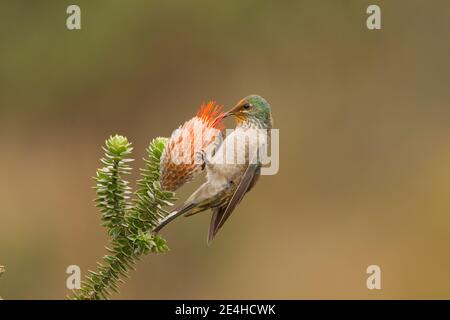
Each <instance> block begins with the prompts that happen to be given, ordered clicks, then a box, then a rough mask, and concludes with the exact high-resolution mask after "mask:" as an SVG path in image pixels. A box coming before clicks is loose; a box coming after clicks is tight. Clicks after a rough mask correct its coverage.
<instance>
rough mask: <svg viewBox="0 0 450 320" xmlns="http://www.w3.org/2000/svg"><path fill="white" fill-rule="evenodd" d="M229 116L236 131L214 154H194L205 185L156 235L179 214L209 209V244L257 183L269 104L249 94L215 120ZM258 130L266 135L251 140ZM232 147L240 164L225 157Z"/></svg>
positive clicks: (266, 138)
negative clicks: (203, 173) (210, 216)
mask: <svg viewBox="0 0 450 320" xmlns="http://www.w3.org/2000/svg"><path fill="white" fill-rule="evenodd" d="M229 116H234V118H235V120H236V128H235V130H233V132H232V133H231V134H229V135H227V137H226V138H225V140H223V142H222V143H221V145H220V146H219V147H218V148H217V150H216V152H214V154H207V153H206V152H205V151H203V150H202V151H200V152H198V155H196V156H197V157H198V159H199V161H200V162H201V163H202V165H203V166H204V167H206V182H205V183H203V184H202V185H201V186H200V187H199V188H198V189H197V190H196V191H194V193H193V194H192V195H191V196H190V197H189V198H188V199H187V200H186V201H185V202H184V203H183V204H182V205H181V206H180V207H179V208H178V209H175V210H174V211H172V212H171V213H170V214H169V215H167V216H166V217H165V218H164V219H162V220H161V221H160V222H159V224H158V226H156V227H155V228H154V230H153V232H155V233H158V232H159V231H160V230H161V229H162V228H163V227H164V226H166V225H167V224H168V223H169V222H171V221H173V220H174V219H175V218H177V217H179V216H181V215H184V216H186V217H187V216H191V215H194V214H197V213H199V212H202V211H205V210H208V209H211V210H212V218H211V222H210V227H209V232H208V238H207V243H208V245H209V244H211V242H212V240H213V239H214V237H215V236H216V234H217V232H218V231H219V230H220V229H221V228H222V226H223V224H224V223H225V221H226V220H227V219H228V218H229V217H230V215H231V213H232V212H233V211H234V209H235V208H236V206H237V205H238V204H239V203H240V201H241V200H242V199H243V197H244V196H245V194H246V193H247V192H248V191H250V190H251V189H252V188H253V187H254V185H255V184H256V182H257V181H258V178H259V176H260V172H261V165H262V164H261V159H258V155H259V152H260V149H261V148H266V146H267V143H268V141H269V139H270V136H269V134H268V132H269V130H270V129H272V126H273V119H272V112H271V108H270V105H269V103H268V102H267V101H266V100H265V99H264V98H263V97H261V96H259V95H250V96H247V97H245V98H243V99H242V100H240V101H239V102H238V103H237V104H236V105H235V106H234V107H233V108H231V110H229V111H228V112H225V113H223V114H221V115H220V116H219V117H218V118H217V121H222V120H223V118H226V117H229ZM261 131H262V132H265V134H263V135H261V134H259V135H258V139H252V137H253V136H252V134H254V133H255V132H259V133H261ZM249 137H250V138H249ZM235 142H237V143H235ZM235 144H236V145H237V146H238V147H236V148H235V150H233V151H235V153H236V155H237V156H238V158H240V159H241V160H242V161H235V160H236V159H235V157H234V155H233V161H228V159H229V157H228V155H227V156H224V155H225V154H226V152H227V150H229V147H230V145H232V146H234V145H235ZM231 149H233V148H231ZM225 158H226V159H225ZM230 162H231V163H230Z"/></svg>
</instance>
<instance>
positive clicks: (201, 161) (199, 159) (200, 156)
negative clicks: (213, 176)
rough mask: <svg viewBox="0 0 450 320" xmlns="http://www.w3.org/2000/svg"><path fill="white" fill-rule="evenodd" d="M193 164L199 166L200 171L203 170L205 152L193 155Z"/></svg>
mask: <svg viewBox="0 0 450 320" xmlns="http://www.w3.org/2000/svg"><path fill="white" fill-rule="evenodd" d="M195 163H198V164H201V166H202V170H203V169H205V165H206V163H207V159H206V152H205V150H201V151H197V152H196V153H195Z"/></svg>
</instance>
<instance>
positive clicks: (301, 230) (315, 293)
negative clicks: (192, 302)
mask: <svg viewBox="0 0 450 320" xmlns="http://www.w3.org/2000/svg"><path fill="white" fill-rule="evenodd" d="M72 2H73V1H70V2H69V1H33V2H30V1H12V0H10V1H2V2H1V4H0V41H1V45H0V141H1V142H0V145H1V147H0V150H1V151H0V155H1V157H0V177H1V178H0V264H4V265H5V266H6V267H7V272H6V273H5V275H4V276H3V277H2V279H0V295H1V296H2V297H3V298H5V299H14V298H19V299H37V298H39V299H49V298H56V299H62V298H64V297H65V295H66V294H67V290H66V288H65V279H66V274H65V269H66V267H67V266H68V265H70V264H78V265H80V266H81V268H82V270H83V271H86V270H87V269H89V268H94V267H95V262H96V261H97V260H98V259H99V258H100V257H101V256H102V255H103V254H104V252H105V251H104V249H103V247H104V245H106V244H107V237H106V234H105V230H104V229H103V228H102V227H100V219H99V213H98V212H97V210H96V209H95V208H94V206H93V203H92V199H93V198H94V197H95V193H94V190H92V189H91V186H92V185H93V181H92V179H91V177H92V176H93V175H94V173H95V170H96V168H97V167H98V166H99V165H100V162H99V158H100V157H101V155H102V154H101V149H100V146H101V144H102V143H103V142H104V139H105V138H106V137H108V136H109V135H110V134H114V133H121V134H125V135H127V136H128V138H129V139H130V140H131V141H133V143H134V145H135V153H134V157H135V158H136V159H138V161H136V162H135V170H134V172H135V175H134V176H133V178H136V177H137V175H136V173H137V171H138V170H137V168H138V167H139V166H140V165H142V161H141V160H140V159H141V158H142V157H143V156H144V153H145V152H144V148H145V147H146V145H147V144H148V142H149V141H150V139H152V138H153V137H155V136H159V135H162V136H167V135H170V133H171V132H172V130H173V129H175V128H176V127H177V126H178V125H180V124H181V123H182V122H183V121H184V120H185V119H188V118H190V117H191V116H192V115H194V114H195V112H196V110H197V108H198V106H199V105H200V104H201V102H203V101H206V100H208V99H211V98H213V99H216V100H218V101H219V102H221V103H223V104H225V105H227V106H230V105H232V104H234V103H235V102H236V101H237V100H239V99H240V98H242V97H243V96H245V95H247V94H250V93H258V94H261V95H263V96H264V97H266V98H267V99H268V100H269V102H270V103H271V105H272V108H273V113H274V119H275V126H276V128H279V129H280V140H281V159H280V162H281V166H280V172H279V174H278V175H276V176H270V177H263V178H262V179H261V180H260V182H259V184H258V185H257V187H256V188H255V189H254V190H253V191H252V192H251V193H250V194H248V196H247V197H246V198H245V200H244V201H243V203H242V204H241V205H240V206H239V208H238V209H237V210H236V212H235V214H234V215H233V216H232V218H231V219H230V221H229V222H227V224H226V225H225V227H224V229H223V230H222V231H221V232H220V234H219V236H218V238H217V239H216V241H215V242H214V243H213V245H212V246H211V247H207V246H206V241H205V240H206V233H207V228H208V223H209V222H208V220H209V215H208V214H206V213H205V214H202V215H198V216H195V217H192V218H190V219H179V220H178V221H176V222H174V223H173V224H172V225H171V226H170V227H168V228H167V229H165V230H164V232H163V234H164V236H165V237H166V238H167V240H168V242H169V246H170V248H171V251H170V253H168V254H166V255H161V256H150V257H146V258H145V259H144V260H143V261H141V263H139V265H138V270H137V271H136V272H133V273H132V277H131V279H130V280H129V281H128V283H127V284H126V285H125V286H123V287H122V292H121V294H120V295H117V296H115V298H123V299H131V298H135V299H155V298H163V299H165V298H181V299H187V298H191V299H196V298H269V299H270V298H277V299H278V298H289V299H303V298H307V299H311V298H314V299H315V298H326V299H330V298H344V299H346V298H364V299H365V298H369V299H372V298H374V299H379V298H401V299H407V298H426V299H428V298H446V299H447V298H450V198H449V194H450V140H449V138H450V105H449V102H450V90H449V84H450V59H449V57H450V42H449V31H450V20H449V19H448V14H449V12H450V2H449V1H446V0H441V1H438V0H435V1H419V0H417V1H410V0H408V1H406V0H402V1H400V0H398V1H362V0H352V1H350V0H345V1H344V0H340V1H337V0H326V1H325V0H321V1H317V0H314V1H313V0H310V1H260V0H258V1H256V0H255V1H236V2H234V1H221V2H218V1H182V0H178V1H143V0H142V1H137V0H134V1H127V2H126V4H125V1H81V0H79V1H76V3H77V4H79V5H80V6H81V9H82V30H81V31H67V30H66V28H65V19H66V14H65V9H66V7H67V6H68V5H69V4H71V3H72ZM372 3H377V4H379V5H380V6H381V8H382V24H383V29H382V30H381V31H369V30H367V28H366V27H365V19H366V13H365V10H366V8H367V6H368V5H369V4H372ZM229 124H230V125H232V123H229ZM194 187H195V184H193V185H189V186H186V187H185V188H184V189H183V190H182V191H181V192H180V193H179V194H178V196H179V197H180V198H185V197H186V196H187V195H188V194H189V192H191V191H192V190H193V189H194ZM370 264H378V265H380V266H381V268H382V290H380V291H369V290H367V289H366V287H365V281H366V273H365V270H366V268H367V266H368V265H370Z"/></svg>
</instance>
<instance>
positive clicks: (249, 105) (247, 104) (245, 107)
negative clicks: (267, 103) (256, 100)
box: [242, 103, 252, 109]
mask: <svg viewBox="0 0 450 320" xmlns="http://www.w3.org/2000/svg"><path fill="white" fill-rule="evenodd" d="M251 106H252V105H251V104H250V103H246V104H244V105H243V106H242V108H244V109H250V107H251Z"/></svg>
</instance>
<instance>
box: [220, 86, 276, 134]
mask: <svg viewBox="0 0 450 320" xmlns="http://www.w3.org/2000/svg"><path fill="white" fill-rule="evenodd" d="M231 115H232V116H234V117H235V118H236V122H237V123H238V125H249V126H253V127H258V128H262V129H270V128H272V122H273V120H272V112H271V109H270V105H269V103H268V102H267V101H266V100H265V99H264V98H263V97H261V96H259V95H256V94H252V95H250V96H247V97H245V98H244V99H242V100H240V101H239V102H238V103H237V104H236V106H234V107H233V108H232V109H231V110H230V111H228V112H226V113H225V114H224V115H223V116H222V117H223V118H225V117H228V116H231Z"/></svg>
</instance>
